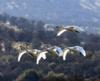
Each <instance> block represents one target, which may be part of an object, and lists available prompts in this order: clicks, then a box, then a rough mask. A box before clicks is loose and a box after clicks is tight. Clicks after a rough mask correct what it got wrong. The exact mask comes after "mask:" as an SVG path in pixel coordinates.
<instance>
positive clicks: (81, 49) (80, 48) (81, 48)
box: [75, 46, 86, 56]
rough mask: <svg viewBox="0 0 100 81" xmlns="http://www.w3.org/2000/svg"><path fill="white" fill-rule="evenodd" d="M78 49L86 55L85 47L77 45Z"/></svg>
mask: <svg viewBox="0 0 100 81" xmlns="http://www.w3.org/2000/svg"><path fill="white" fill-rule="evenodd" d="M75 48H76V50H77V51H79V52H80V53H81V54H82V55H83V56H86V51H85V50H84V48H83V47H80V46H76V47H75Z"/></svg>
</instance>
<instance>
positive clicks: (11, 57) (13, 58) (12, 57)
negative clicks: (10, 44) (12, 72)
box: [0, 55, 15, 63]
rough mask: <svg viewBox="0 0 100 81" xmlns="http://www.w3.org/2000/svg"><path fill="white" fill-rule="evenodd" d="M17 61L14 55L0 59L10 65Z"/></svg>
mask: <svg viewBox="0 0 100 81" xmlns="http://www.w3.org/2000/svg"><path fill="white" fill-rule="evenodd" d="M14 60H15V56H13V55H3V56H1V57H0V61H1V62H4V63H9V62H11V61H14Z"/></svg>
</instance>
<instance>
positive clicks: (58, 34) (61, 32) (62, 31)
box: [57, 29, 66, 36]
mask: <svg viewBox="0 0 100 81" xmlns="http://www.w3.org/2000/svg"><path fill="white" fill-rule="evenodd" d="M65 31H66V29H62V30H60V31H59V32H58V33H57V36H60V35H61V34H63V33H64V32H65Z"/></svg>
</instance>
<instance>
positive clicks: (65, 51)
mask: <svg viewBox="0 0 100 81" xmlns="http://www.w3.org/2000/svg"><path fill="white" fill-rule="evenodd" d="M69 51H70V50H69V49H65V50H64V52H63V60H66V55H67V54H68V52H69Z"/></svg>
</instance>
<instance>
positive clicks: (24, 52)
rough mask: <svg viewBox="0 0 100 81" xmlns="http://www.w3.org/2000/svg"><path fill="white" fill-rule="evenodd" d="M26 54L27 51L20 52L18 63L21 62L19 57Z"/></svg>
mask: <svg viewBox="0 0 100 81" xmlns="http://www.w3.org/2000/svg"><path fill="white" fill-rule="evenodd" d="M26 53H27V51H23V52H21V53H20V54H19V56H18V62H19V61H20V60H21V57H22V56H23V55H24V54H26Z"/></svg>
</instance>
